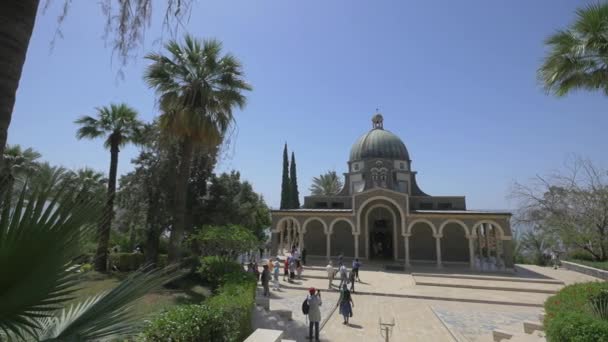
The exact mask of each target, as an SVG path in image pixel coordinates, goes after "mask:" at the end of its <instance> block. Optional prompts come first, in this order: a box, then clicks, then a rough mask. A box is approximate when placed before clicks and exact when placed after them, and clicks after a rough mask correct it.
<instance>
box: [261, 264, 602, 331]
mask: <svg viewBox="0 0 608 342" xmlns="http://www.w3.org/2000/svg"><path fill="white" fill-rule="evenodd" d="M416 271H418V270H416ZM425 271H428V270H425ZM361 279H362V280H363V282H362V283H358V282H357V283H356V284H355V290H356V292H355V293H354V294H353V300H354V302H355V307H354V316H353V317H352V318H351V320H350V324H349V325H348V326H346V325H343V324H342V317H341V316H340V315H339V313H338V310H335V311H334V309H335V305H336V302H337V300H338V292H337V290H336V287H337V285H338V283H339V281H334V289H333V290H331V291H327V290H325V289H326V288H327V285H328V281H327V278H326V272H325V270H324V268H323V267H322V265H316V266H312V267H306V268H305V271H304V274H303V279H302V280H297V281H296V282H294V283H287V282H283V281H281V287H282V289H281V291H280V292H273V293H272V297H271V302H270V309H271V310H285V309H286V310H291V311H292V312H293V319H294V321H293V322H292V323H290V324H289V325H288V326H285V329H284V330H285V331H286V334H285V338H290V339H293V340H296V341H305V337H306V335H307V326H306V323H307V322H306V317H305V316H304V315H303V314H302V312H301V305H302V301H303V300H304V298H305V297H306V294H307V290H308V288H310V287H315V288H319V289H321V291H322V298H323V306H322V318H323V319H324V320H326V322H325V326H324V328H323V329H322V332H321V337H322V338H321V340H322V341H366V342H371V341H384V338H383V337H382V336H381V335H380V326H379V320H380V319H381V320H382V321H388V322H390V321H392V320H394V322H395V327H394V328H393V332H392V337H391V339H390V341H424V342H431V341H433V342H434V341H462V342H466V341H468V342H474V341H480V342H481V341H492V335H491V332H492V330H493V329H497V328H500V329H503V328H509V327H513V329H515V328H516V327H519V326H521V322H522V321H524V320H537V319H538V314H539V313H540V312H541V310H542V304H543V303H544V301H545V300H546V298H548V297H549V296H551V293H549V292H554V291H556V290H559V288H561V287H563V286H564V285H562V284H560V282H563V283H565V284H570V283H574V282H580V281H590V280H595V279H594V278H593V277H589V276H586V275H582V274H578V273H576V272H572V271H568V270H562V269H559V270H553V269H551V268H544V267H537V266H529V265H526V266H522V267H518V272H517V273H515V274H502V275H501V274H491V275H487V274H475V273H472V272H470V271H468V270H463V271H462V272H460V273H459V272H457V271H456V270H449V271H446V270H441V271H440V272H436V270H435V271H434V272H433V273H427V274H422V275H420V274H417V273H414V275H412V274H411V273H409V272H408V273H406V272H394V271H383V270H382V269H381V268H380V267H370V268H368V269H366V268H364V269H362V271H361ZM556 280H558V281H556ZM417 281H418V282H419V283H421V284H424V283H427V284H428V283H430V284H431V285H421V284H417ZM458 286H462V287H458ZM471 287H472V288H471ZM496 288H503V289H502V290H500V289H496ZM504 288H506V289H507V290H505V289H504ZM534 291H545V292H548V293H539V292H534ZM260 317H261V316H260ZM264 320H266V321H267V320H272V318H263V317H262V319H261V321H262V323H264ZM266 323H267V322H266ZM267 325H268V324H267ZM256 327H267V326H263V325H261V323H260V319H258V322H257V324H256Z"/></svg>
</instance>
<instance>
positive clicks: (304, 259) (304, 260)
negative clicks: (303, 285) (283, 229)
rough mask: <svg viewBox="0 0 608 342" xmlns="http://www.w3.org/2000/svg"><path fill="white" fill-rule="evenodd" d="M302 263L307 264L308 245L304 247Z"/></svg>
mask: <svg viewBox="0 0 608 342" xmlns="http://www.w3.org/2000/svg"><path fill="white" fill-rule="evenodd" d="M302 263H303V264H304V265H306V247H304V248H302Z"/></svg>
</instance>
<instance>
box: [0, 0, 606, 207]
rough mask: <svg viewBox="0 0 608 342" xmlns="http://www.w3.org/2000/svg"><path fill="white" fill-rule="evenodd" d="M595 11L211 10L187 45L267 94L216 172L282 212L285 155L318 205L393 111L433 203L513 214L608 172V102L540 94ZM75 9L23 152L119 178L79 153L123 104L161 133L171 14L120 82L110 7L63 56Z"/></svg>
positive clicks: (489, 7)
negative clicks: (235, 177)
mask: <svg viewBox="0 0 608 342" xmlns="http://www.w3.org/2000/svg"><path fill="white" fill-rule="evenodd" d="M235 3H238V6H240V8H242V10H241V11H238V13H235V12H234V11H233V10H232V8H234V6H235ZM585 3H593V1H584V2H582V3H573V2H570V1H565V0H560V1H548V0H546V1H539V2H534V3H527V2H521V3H517V4H514V3H509V4H503V3H493V4H488V3H486V2H483V1H473V2H470V3H465V4H454V3H444V4H443V5H442V6H433V5H431V4H428V3H425V4H415V5H412V4H404V3H401V2H396V1H389V2H385V3H379V4H369V3H361V2H356V3H352V2H348V1H336V2H332V3H324V2H321V1H311V2H307V3H298V4H285V3H282V2H278V1H263V2H257V3H256V4H252V3H249V2H247V1H230V2H203V3H197V4H195V5H194V9H193V13H192V15H191V19H190V21H189V22H188V23H187V24H186V25H185V26H184V27H183V28H182V30H180V34H179V35H178V36H177V37H178V39H181V37H182V36H183V34H184V33H186V32H188V33H191V34H193V35H194V36H196V37H199V38H211V37H215V38H217V39H219V40H221V41H222V42H224V52H230V53H233V54H234V55H235V56H237V57H238V58H239V59H240V60H241V62H243V64H244V70H245V73H246V79H248V80H249V81H250V83H252V84H253V87H254V89H253V91H252V92H249V93H247V94H246V95H247V96H248V99H249V104H248V106H247V107H246V108H245V109H244V110H243V111H236V112H235V114H236V124H237V128H236V131H235V135H234V137H233V138H234V139H235V140H234V141H233V142H232V144H231V145H230V146H229V147H228V148H227V149H226V150H225V151H224V154H223V156H222V157H223V158H222V159H221V160H220V162H219V163H218V165H217V167H216V169H215V172H216V173H220V172H224V171H230V170H232V169H234V170H237V171H239V172H240V174H241V177H242V179H245V180H248V181H249V182H250V183H251V184H252V186H253V187H254V189H255V190H256V192H258V193H260V194H261V195H263V196H264V199H265V200H266V202H267V204H268V205H269V207H271V208H273V209H274V208H277V207H278V203H279V200H280V192H281V191H280V185H281V169H282V168H281V166H282V151H283V144H284V143H285V142H286V143H287V145H288V149H289V152H290V153H291V152H292V151H294V152H295V157H296V163H297V166H298V170H297V171H298V181H299V182H298V186H299V190H300V196H301V198H302V199H303V197H304V196H307V195H309V190H308V188H309V186H310V183H311V179H312V177H314V176H318V175H319V174H321V173H323V172H325V171H327V170H335V171H336V172H337V173H339V174H340V175H342V174H343V173H344V172H345V171H346V166H347V161H348V154H349V151H350V148H351V146H352V144H353V143H354V142H355V141H356V139H357V138H358V137H359V136H361V135H362V134H364V133H366V132H367V131H369V129H371V117H372V115H373V114H374V113H375V109H376V108H379V112H380V113H382V115H383V116H384V120H385V128H386V129H387V130H388V131H391V132H393V133H394V134H396V135H397V136H399V137H400V138H401V139H402V140H403V142H404V143H405V145H406V147H407V149H408V151H409V153H410V157H411V159H412V170H413V171H416V172H418V174H417V180H418V182H419V185H420V187H421V188H422V190H423V191H425V192H427V193H429V194H431V195H454V196H465V197H466V199H467V209H469V210H488V208H500V209H493V210H513V209H514V208H515V207H516V203H514V202H513V201H511V200H510V199H508V198H507V197H508V195H509V193H510V190H509V188H510V186H511V184H512V183H513V182H514V181H519V182H524V183H525V182H527V180H528V179H530V178H532V177H534V176H535V175H537V174H547V173H550V172H552V171H553V170H556V169H561V168H563V163H564V161H565V160H566V159H567V157H568V156H570V155H572V154H576V155H580V156H582V157H586V158H590V159H592V160H593V161H594V162H595V163H597V164H598V165H600V166H601V167H605V166H606V162H607V161H608V160H607V158H606V155H605V147H606V143H605V140H604V138H603V136H604V129H603V128H604V127H606V126H607V124H608V115H606V113H605V110H604V108H605V101H606V98H605V96H604V95H603V94H601V93H598V92H592V93H584V92H577V93H576V94H574V95H570V96H567V97H565V98H556V97H554V96H552V95H547V94H545V92H544V90H543V89H542V88H541V87H540V85H539V84H538V82H537V81H536V74H535V73H536V69H537V68H538V67H539V66H540V63H541V60H542V57H543V56H544V52H545V47H544V44H543V41H544V39H545V38H546V37H547V36H548V35H550V34H551V33H553V32H555V30H557V29H560V28H563V27H565V26H566V25H568V24H569V23H571V22H572V20H573V18H574V11H575V10H576V8H578V7H580V6H582V5H584V4H585ZM59 7H60V6H57V5H55V6H52V5H51V7H50V8H49V10H48V11H47V13H45V14H41V15H40V16H39V17H38V19H37V22H36V26H35V28H34V33H33V36H32V40H31V43H30V47H29V51H28V56H27V60H26V63H25V66H24V70H23V76H22V79H21V82H20V86H19V90H18V92H17V100H16V104H15V109H14V116H13V120H12V124H11V127H10V130H9V140H8V143H9V144H19V145H21V146H23V147H24V148H27V147H32V148H33V149H35V150H37V151H38V152H40V153H41V154H42V160H45V161H48V162H50V163H52V164H54V165H62V166H65V167H68V168H78V167H84V166H88V167H91V168H93V169H95V170H98V171H101V172H103V173H104V174H107V170H108V166H109V157H110V154H109V151H107V150H105V149H104V148H103V146H102V140H100V139H98V140H93V141H78V140H77V139H76V137H75V133H76V125H74V124H73V121H74V120H75V119H76V118H77V117H79V116H81V115H85V114H92V113H93V110H94V108H95V107H98V106H105V105H109V104H110V103H111V102H126V103H127V104H129V105H131V106H133V107H134V108H136V109H137V110H138V111H139V113H140V118H141V119H142V120H144V121H147V122H149V121H151V120H152V119H153V118H154V117H155V116H156V115H157V113H158V110H157V109H156V104H155V103H156V96H155V94H154V93H153V92H152V91H151V90H150V89H148V88H147V86H146V85H145V83H144V82H143V79H142V75H143V68H144V67H145V66H146V65H147V64H148V63H147V62H146V61H144V60H143V58H142V56H143V55H144V54H145V53H147V52H149V51H158V50H159V48H160V44H159V42H158V41H157V39H158V37H160V36H161V34H160V33H161V30H160V29H161V22H160V20H159V19H162V13H159V12H158V11H156V12H154V15H153V16H154V20H153V24H152V27H150V28H149V29H148V31H147V34H146V41H145V44H144V46H143V47H142V48H140V49H138V56H137V57H134V58H133V59H132V60H131V61H130V62H129V64H128V65H126V66H125V67H124V68H123V69H122V71H123V72H124V79H122V80H120V79H118V74H117V72H118V70H119V68H118V67H117V64H119V62H118V60H116V59H112V50H111V48H107V47H104V45H105V44H104V42H103V40H102V39H101V38H100V36H101V34H102V33H103V18H101V16H98V15H97V16H96V15H95V13H97V12H98V11H99V8H98V5H97V4H91V3H86V4H85V3H73V4H72V5H71V9H70V13H69V15H68V17H67V18H66V21H65V22H64V23H63V25H62V27H61V30H62V32H63V38H62V39H59V40H57V41H56V42H55V46H54V48H53V50H52V51H51V50H50V43H51V41H52V39H53V37H54V35H55V29H56V28H57V22H56V20H57V17H56V15H57V13H58V12H59V11H60V8H59ZM547 8H550V9H551V10H550V11H547ZM41 11H42V9H41ZM41 13H42V12H41ZM496 13H500V15H497V14H496ZM516 21H517V22H518V24H517V25H513V23H514V22H516ZM235 23H238V25H235ZM277 28H278V29H277ZM165 41H166V40H165ZM446 51H447V52H446ZM104 65H105V67H104ZM100 66H101V67H100ZM137 153H138V150H137V147H135V146H127V147H125V148H124V149H123V150H122V151H121V154H120V157H119V174H120V175H122V174H125V173H126V172H128V171H130V170H131V169H132V165H131V164H130V160H131V159H132V158H133V157H135V156H136V155H137Z"/></svg>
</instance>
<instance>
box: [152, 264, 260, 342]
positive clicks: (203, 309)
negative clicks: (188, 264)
mask: <svg viewBox="0 0 608 342" xmlns="http://www.w3.org/2000/svg"><path fill="white" fill-rule="evenodd" d="M216 261H217V260H216ZM228 263H230V262H228ZM235 264H236V263H235ZM236 265H238V264H236ZM238 266H239V267H238V269H237V268H235V267H234V265H230V266H227V267H230V268H231V269H233V271H231V272H228V273H227V274H224V275H223V276H222V277H221V284H220V286H219V287H218V288H217V291H216V293H217V294H216V295H215V296H213V297H211V298H209V299H207V300H206V301H205V302H203V303H202V304H195V305H186V306H177V307H175V308H172V309H170V310H168V311H166V312H164V313H161V314H160V315H159V316H157V317H156V318H154V319H153V320H152V321H151V322H150V323H149V324H148V326H147V327H146V328H145V330H144V332H143V334H142V338H143V339H144V340H145V341H163V342H165V341H210V342H233V341H234V342H238V341H243V340H245V339H246V338H247V336H248V335H249V334H251V313H252V309H253V305H254V299H255V288H256V281H255V279H254V278H253V276H252V275H251V274H248V273H246V272H244V270H243V269H242V267H240V265H238ZM204 276H205V277H208V275H204Z"/></svg>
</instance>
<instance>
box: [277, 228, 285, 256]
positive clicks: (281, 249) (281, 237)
mask: <svg viewBox="0 0 608 342" xmlns="http://www.w3.org/2000/svg"><path fill="white" fill-rule="evenodd" d="M280 229H281V233H280V238H279V251H278V252H277V254H279V255H283V250H284V248H283V242H284V241H283V231H284V229H283V228H280Z"/></svg>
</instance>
